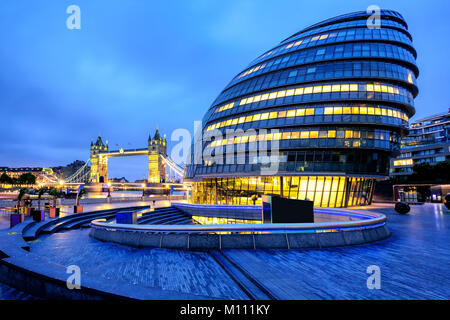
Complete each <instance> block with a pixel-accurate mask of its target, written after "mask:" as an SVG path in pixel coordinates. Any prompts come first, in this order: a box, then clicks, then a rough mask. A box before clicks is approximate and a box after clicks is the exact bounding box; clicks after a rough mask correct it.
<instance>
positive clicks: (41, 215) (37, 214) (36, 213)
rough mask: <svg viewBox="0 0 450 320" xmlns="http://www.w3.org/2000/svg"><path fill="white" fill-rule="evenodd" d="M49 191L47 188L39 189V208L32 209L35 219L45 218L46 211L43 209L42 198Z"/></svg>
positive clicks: (41, 219)
mask: <svg viewBox="0 0 450 320" xmlns="http://www.w3.org/2000/svg"><path fill="white" fill-rule="evenodd" d="M46 191H47V188H45V187H44V188H40V189H38V190H37V196H38V208H37V209H32V215H33V220H34V221H38V222H39V221H44V219H45V211H44V210H41V198H42V195H43V194H44V193H45V192H46Z"/></svg>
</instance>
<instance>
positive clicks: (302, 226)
mask: <svg viewBox="0 0 450 320" xmlns="http://www.w3.org/2000/svg"><path fill="white" fill-rule="evenodd" d="M341 212H342V213H345V211H341ZM358 213H359V214H360V215H364V212H361V211H358ZM367 217H368V219H364V220H354V221H340V222H318V223H261V224H209V225H134V224H118V223H106V222H104V221H102V220H101V219H99V220H93V221H92V222H91V226H92V227H93V228H97V229H116V230H123V231H125V230H126V231H136V232H160V233H161V232H163V233H164V232H186V233H202V232H208V233H214V232H231V233H233V232H267V231H290V232H292V231H305V230H317V229H319V230H328V229H346V228H358V227H370V226H374V225H380V224H384V223H385V222H386V219H387V218H386V216H385V215H384V214H381V213H376V214H374V213H370V216H369V215H368V216H367Z"/></svg>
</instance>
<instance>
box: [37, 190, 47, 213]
mask: <svg viewBox="0 0 450 320" xmlns="http://www.w3.org/2000/svg"><path fill="white" fill-rule="evenodd" d="M46 192H47V188H45V187H43V188H40V189H39V190H38V210H41V198H42V195H43V194H44V193H46Z"/></svg>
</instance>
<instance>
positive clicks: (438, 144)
mask: <svg viewBox="0 0 450 320" xmlns="http://www.w3.org/2000/svg"><path fill="white" fill-rule="evenodd" d="M409 129H410V130H409V134H408V135H407V136H406V137H404V138H403V139H402V142H401V147H400V155H399V156H398V157H397V158H394V159H392V160H391V176H394V177H395V176H397V177H398V176H408V175H411V174H412V173H413V166H414V165H415V164H416V163H422V162H428V163H430V164H436V163H438V162H441V161H445V160H450V109H449V110H448V112H446V113H441V114H438V115H434V116H431V117H427V118H424V119H420V120H417V121H415V122H413V123H412V124H411V125H410V127H409Z"/></svg>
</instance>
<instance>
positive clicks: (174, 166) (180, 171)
mask: <svg viewBox="0 0 450 320" xmlns="http://www.w3.org/2000/svg"><path fill="white" fill-rule="evenodd" d="M160 156H161V158H162V159H163V160H164V162H165V163H166V164H167V165H168V166H169V167H170V168H171V169H172V170H173V171H174V172H175V174H176V175H178V176H179V177H181V178H183V176H184V169H183V168H182V167H181V166H179V165H178V164H176V163H175V162H174V161H173V160H172V159H170V158H169V157H167V158H166V157H164V156H163V155H160Z"/></svg>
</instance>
